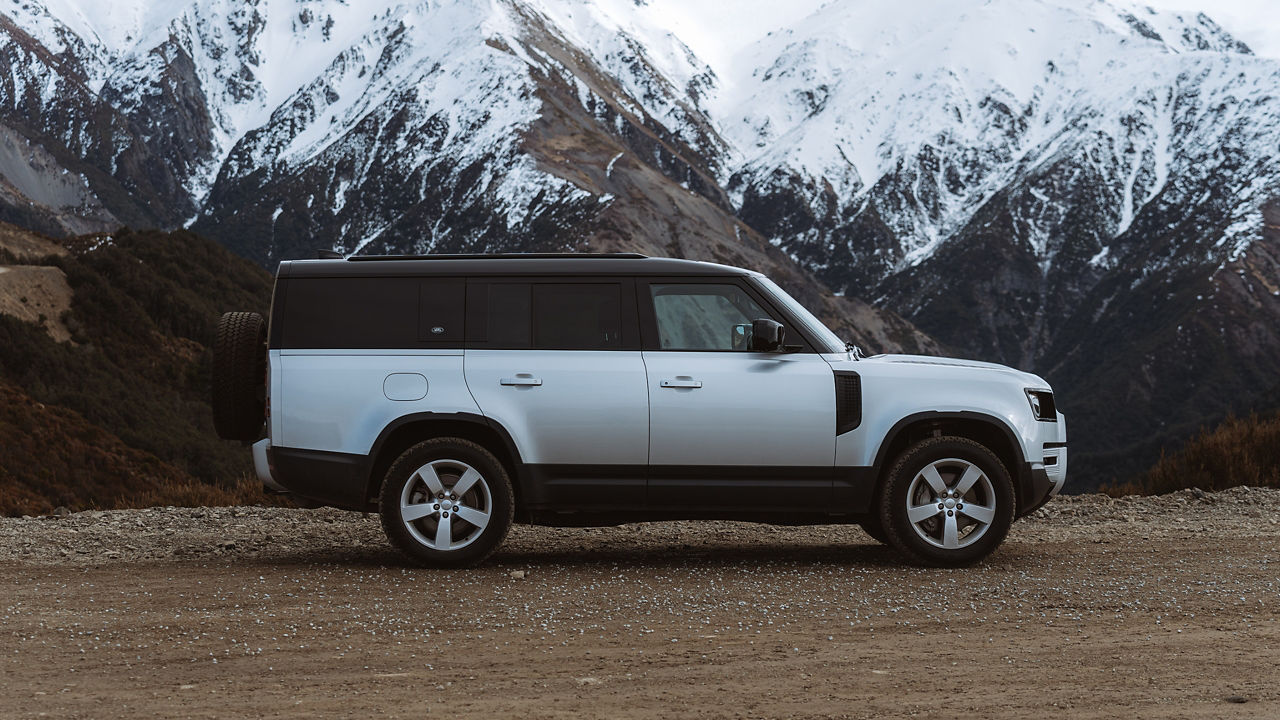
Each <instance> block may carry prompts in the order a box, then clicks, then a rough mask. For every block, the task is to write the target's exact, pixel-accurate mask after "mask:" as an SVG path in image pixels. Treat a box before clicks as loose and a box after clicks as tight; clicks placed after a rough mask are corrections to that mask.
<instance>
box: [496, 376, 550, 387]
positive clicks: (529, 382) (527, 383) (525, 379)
mask: <svg viewBox="0 0 1280 720" xmlns="http://www.w3.org/2000/svg"><path fill="white" fill-rule="evenodd" d="M498 383H499V384H502V385H511V386H515V387H537V386H539V385H541V384H542V378H536V377H534V376H532V375H530V374H529V373H516V376H515V377H505V378H502V379H500V380H498Z"/></svg>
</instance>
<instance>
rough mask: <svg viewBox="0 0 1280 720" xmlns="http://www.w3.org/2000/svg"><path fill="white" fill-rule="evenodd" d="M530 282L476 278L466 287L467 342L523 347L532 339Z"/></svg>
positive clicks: (478, 344) (518, 348) (506, 348)
mask: <svg viewBox="0 0 1280 720" xmlns="http://www.w3.org/2000/svg"><path fill="white" fill-rule="evenodd" d="M529 297H530V294H529V283H506V282H483V281H482V282H476V281H472V282H471V284H470V285H469V286H468V287H467V344H468V345H470V346H476V347H487V348H492V349H495V350H524V349H527V348H528V347H529V346H530V344H531V343H532V341H533V325H532V315H531V314H530V300H529Z"/></svg>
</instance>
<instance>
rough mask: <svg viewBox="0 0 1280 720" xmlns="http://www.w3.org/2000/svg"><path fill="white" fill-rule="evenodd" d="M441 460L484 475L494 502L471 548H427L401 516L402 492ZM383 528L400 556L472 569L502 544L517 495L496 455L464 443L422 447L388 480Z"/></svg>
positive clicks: (399, 462)
mask: <svg viewBox="0 0 1280 720" xmlns="http://www.w3.org/2000/svg"><path fill="white" fill-rule="evenodd" d="M437 460H453V461H458V462H461V463H466V464H467V465H470V466H471V467H473V468H475V469H476V470H477V471H478V472H479V473H480V474H481V475H482V476H483V480H484V482H485V484H486V485H487V488H488V490H489V494H490V496H491V500H492V506H491V508H490V513H489V523H488V525H487V526H486V527H485V528H484V529H483V530H482V531H481V534H480V536H479V537H477V538H476V539H475V540H474V541H472V542H471V543H470V544H469V545H467V546H465V547H461V548H458V549H454V550H447V551H441V550H436V549H433V548H431V547H428V546H426V545H423V544H422V543H421V542H419V541H418V540H417V539H415V538H414V537H413V535H412V534H411V533H410V531H409V529H408V527H406V523H405V522H404V519H403V517H402V515H401V507H400V501H401V493H402V492H404V488H405V485H406V484H408V483H410V482H411V481H412V480H413V475H414V473H416V472H417V471H418V470H419V469H420V468H422V467H423V466H425V465H427V464H428V463H431V462H433V461H437ZM378 511H379V515H380V516H381V518H382V529H383V531H384V532H385V533H386V535H387V539H388V540H390V541H391V544H392V545H394V546H395V547H396V548H397V549H399V550H400V551H401V552H403V553H405V554H406V555H408V556H409V557H410V558H412V559H413V560H414V561H415V562H417V563H418V564H420V565H423V566H425V567H436V568H458V567H472V566H475V565H479V564H480V563H482V562H484V560H485V559H487V558H488V557H489V556H490V555H492V554H493V552H494V551H495V550H497V549H498V547H499V546H500V545H501V544H502V541H503V540H504V539H505V538H506V536H507V531H508V530H510V529H511V523H512V521H513V520H514V518H515V491H514V489H513V488H512V486H511V477H510V475H509V474H508V473H507V469H506V468H505V467H504V466H503V464H502V463H501V462H500V461H499V460H498V459H497V458H496V457H494V455H493V453H491V452H489V451H488V450H486V449H485V448H484V447H482V446H481V445H479V444H477V443H474V442H472V441H470V440H463V439H462V438H453V437H442V438H434V439H432V440H427V441H424V442H420V443H418V444H417V445H414V446H413V447H411V448H409V449H408V450H405V451H404V452H403V453H401V455H400V457H398V458H396V461H395V462H394V463H392V464H391V467H390V468H388V469H387V473H386V475H384V476H383V481H382V491H381V493H380V494H379V498H378Z"/></svg>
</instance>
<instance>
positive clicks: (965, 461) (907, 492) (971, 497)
mask: <svg viewBox="0 0 1280 720" xmlns="http://www.w3.org/2000/svg"><path fill="white" fill-rule="evenodd" d="M885 483H886V484H885V486H884V490H883V492H882V493H881V494H880V506H879V508H878V509H879V515H880V521H881V523H882V525H883V527H884V531H885V535H886V536H887V539H888V541H889V544H890V545H892V546H893V547H894V548H895V549H896V550H898V551H899V552H900V553H902V554H903V555H906V556H907V557H908V558H909V559H911V560H913V561H914V562H917V563H920V564H924V565H938V566H949V567H955V566H963V565H968V564H971V563H974V562H977V561H978V560H981V559H982V558H984V557H986V556H987V555H989V554H990V553H991V552H992V551H993V550H995V549H996V547H997V546H998V545H999V544H1000V543H1001V542H1002V541H1003V540H1004V538H1005V535H1007V534H1008V532H1009V528H1010V526H1012V525H1013V518H1014V503H1015V496H1014V491H1013V481H1012V479H1011V478H1010V477H1009V471H1008V470H1007V469H1005V466H1004V463H1002V462H1001V461H1000V458H998V457H996V455H995V453H993V452H991V450H989V449H988V448H986V447H985V446H983V445H981V444H979V443H977V442H974V441H973V440H969V439H967V438H960V437H937V438H929V439H927V440H922V441H920V442H918V443H916V444H915V445H913V446H911V447H910V448H908V449H907V451H906V452H904V453H903V454H902V455H901V456H899V457H898V460H897V462H896V463H894V465H893V468H892V469H891V470H890V471H889V475H888V477H887V478H886V479H885Z"/></svg>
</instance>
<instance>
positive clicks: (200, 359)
mask: <svg viewBox="0 0 1280 720" xmlns="http://www.w3.org/2000/svg"><path fill="white" fill-rule="evenodd" d="M0 230H2V231H3V232H0V256H6V255H7V256H9V258H12V256H14V255H16V253H14V252H12V251H11V250H10V248H20V247H26V248H34V249H35V251H34V253H28V254H26V255H25V256H24V257H22V258H18V261H19V262H21V263H44V264H43V265H32V264H19V265H9V266H6V267H4V268H0V269H6V270H8V272H5V273H3V274H0V280H3V279H4V278H7V277H8V276H10V275H15V274H20V273H22V272H24V271H30V270H36V269H38V270H42V271H45V272H46V273H51V274H54V275H56V276H58V277H60V278H65V279H64V280H63V282H64V287H65V289H66V290H68V291H69V293H70V298H69V307H68V309H67V310H65V312H63V313H62V314H61V316H60V317H58V318H56V323H57V327H53V326H52V323H51V322H38V321H33V320H30V319H24V318H23V316H22V315H21V314H20V313H13V312H9V311H8V310H7V309H6V306H5V305H3V304H0V396H3V397H2V398H0V406H3V412H0V446H3V447H4V448H5V451H4V453H0V497H3V498H5V500H4V501H3V502H0V512H5V513H12V512H47V511H48V510H51V509H52V508H53V506H54V505H59V504H61V505H66V506H68V507H71V508H87V507H99V508H102V507H115V506H117V504H118V503H124V504H126V505H127V504H129V503H131V502H140V501H143V500H146V501H148V502H169V503H172V502H196V503H200V502H213V501H218V502H223V501H227V500H229V499H235V498H241V499H243V498H244V497H245V496H244V493H245V492H246V489H248V490H252V491H253V493H254V495H255V497H257V496H258V495H257V489H256V487H257V485H258V484H257V483H256V481H253V480H249V481H247V482H246V480H245V479H246V477H248V476H250V475H251V474H252V468H251V464H250V462H249V459H248V457H247V454H246V453H245V451H244V448H243V447H242V446H240V445H239V444H237V443H230V442H225V441H222V440H218V439H217V437H216V435H215V434H214V432H213V424H212V421H211V419H212V414H211V410H210V409H209V391H208V387H209V364H210V350H209V346H208V343H209V341H210V339H211V338H212V336H213V330H214V323H215V322H216V321H217V318H218V316H219V313H220V312H221V311H222V310H223V309H225V308H226V307H232V308H241V309H247V310H259V311H263V310H265V308H266V305H267V303H268V301H269V297H270V292H271V278H270V276H269V275H267V273H266V272H264V271H263V270H261V269H260V268H258V267H256V266H255V265H253V264H252V263H250V262H249V261H247V260H244V259H241V258H237V257H235V256H233V255H232V254H231V253H230V252H229V251H227V250H226V249H224V248H222V247H221V246H219V245H218V244H217V243H215V242H213V241H210V240H205V239H202V238H198V237H195V236H193V235H191V234H190V233H187V232H176V233H158V232H128V231H125V232H121V233H117V234H114V235H110V236H104V235H90V236H83V237H80V238H75V239H72V240H69V241H67V245H69V246H70V248H71V251H70V252H66V251H63V252H61V253H58V252H46V250H48V249H49V248H50V246H51V245H52V244H51V243H49V242H48V241H47V240H42V239H40V238H36V237H27V238H21V235H22V234H23V233H21V232H20V231H17V230H16V229H14V228H11V227H0ZM9 258H6V261H7V260H8V259H9ZM3 291H4V288H0V292H3ZM60 329H65V331H66V333H69V337H66V336H65V335H64V333H63V332H60V331H59V330H60Z"/></svg>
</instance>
